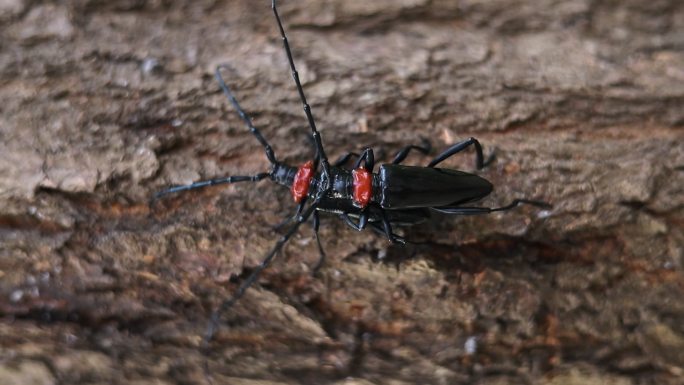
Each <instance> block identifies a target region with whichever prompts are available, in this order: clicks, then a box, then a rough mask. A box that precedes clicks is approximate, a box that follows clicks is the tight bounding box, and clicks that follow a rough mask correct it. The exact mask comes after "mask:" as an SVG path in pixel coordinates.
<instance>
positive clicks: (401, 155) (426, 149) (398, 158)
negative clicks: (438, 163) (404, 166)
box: [392, 138, 432, 164]
mask: <svg viewBox="0 0 684 385" xmlns="http://www.w3.org/2000/svg"><path fill="white" fill-rule="evenodd" d="M431 149H432V145H431V144H430V141H429V140H427V139H425V138H423V143H422V145H421V146H416V145H413V144H412V145H409V146H406V147H404V148H402V149H401V150H399V152H397V155H395V156H394V159H393V160H392V164H400V163H401V162H403V161H404V159H406V157H407V156H408V154H409V152H410V151H411V150H416V151H419V152H421V153H422V154H423V155H427V154H428V153H430V150H431Z"/></svg>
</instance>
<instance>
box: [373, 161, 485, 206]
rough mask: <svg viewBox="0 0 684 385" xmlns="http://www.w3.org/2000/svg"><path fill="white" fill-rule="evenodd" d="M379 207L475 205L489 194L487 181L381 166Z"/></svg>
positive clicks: (454, 172)
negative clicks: (473, 203) (471, 203)
mask: <svg viewBox="0 0 684 385" xmlns="http://www.w3.org/2000/svg"><path fill="white" fill-rule="evenodd" d="M379 179H380V188H381V193H380V205H381V206H382V207H384V208H388V209H389V208H392V209H400V208H415V207H439V206H448V205H454V204H461V203H466V202H471V201H475V200H478V199H481V198H484V197H485V196H487V195H489V193H490V192H492V188H493V187H492V184H491V183H489V181H488V180H486V179H484V178H481V177H479V176H477V175H474V174H469V173H467V172H463V171H458V170H451V169H446V168H428V167H414V166H403V165H395V164H383V165H382V166H380V172H379Z"/></svg>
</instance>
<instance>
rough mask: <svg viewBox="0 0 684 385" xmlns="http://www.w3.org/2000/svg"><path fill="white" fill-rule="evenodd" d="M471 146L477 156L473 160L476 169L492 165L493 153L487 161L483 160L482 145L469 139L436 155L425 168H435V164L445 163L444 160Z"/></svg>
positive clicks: (473, 139)
mask: <svg viewBox="0 0 684 385" xmlns="http://www.w3.org/2000/svg"><path fill="white" fill-rule="evenodd" d="M471 145H474V146H475V154H476V156H477V157H476V158H475V167H477V169H478V170H479V169H481V168H483V167H485V166H487V165H489V164H490V163H492V161H493V160H494V158H495V154H494V152H492V154H491V155H489V157H488V158H487V160H484V155H483V154H482V145H481V144H480V142H478V141H477V139H475V138H470V139H468V140H464V141H462V142H460V143H456V144H454V145H453V146H451V147H449V148H447V149H446V150H444V151H443V152H442V153H441V154H439V155H437V156H436V157H435V159H433V160H432V161H430V163H428V165H427V166H428V167H435V166H436V165H437V164H439V163H441V162H443V161H445V160H446V159H448V158H450V157H451V156H452V155H455V154H457V153H459V152H461V151H463V150H465V149H466V148H468V147H469V146H471Z"/></svg>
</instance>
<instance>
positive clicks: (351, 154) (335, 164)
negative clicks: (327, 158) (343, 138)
mask: <svg viewBox="0 0 684 385" xmlns="http://www.w3.org/2000/svg"><path fill="white" fill-rule="evenodd" d="M355 156H356V157H358V156H359V154H357V153H355V152H348V153H346V154H344V155H342V156H340V157H339V158H337V160H335V161H334V162H333V163H332V165H333V167H342V166H344V165H345V164H347V162H349V159H351V158H352V157H355Z"/></svg>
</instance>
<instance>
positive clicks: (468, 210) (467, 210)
mask: <svg viewBox="0 0 684 385" xmlns="http://www.w3.org/2000/svg"><path fill="white" fill-rule="evenodd" d="M521 204H527V205H531V206H536V207H539V208H542V209H544V210H551V209H552V208H553V205H551V204H550V203H547V202H543V201H537V200H531V199H514V200H513V202H511V203H509V204H507V205H506V206H501V207H494V208H492V207H466V206H464V207H459V206H445V207H431V209H432V210H434V211H437V212H440V213H444V214H454V215H478V214H489V213H493V212H496V211H507V210H510V209H513V208H516V207H518V206H519V205H521Z"/></svg>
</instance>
